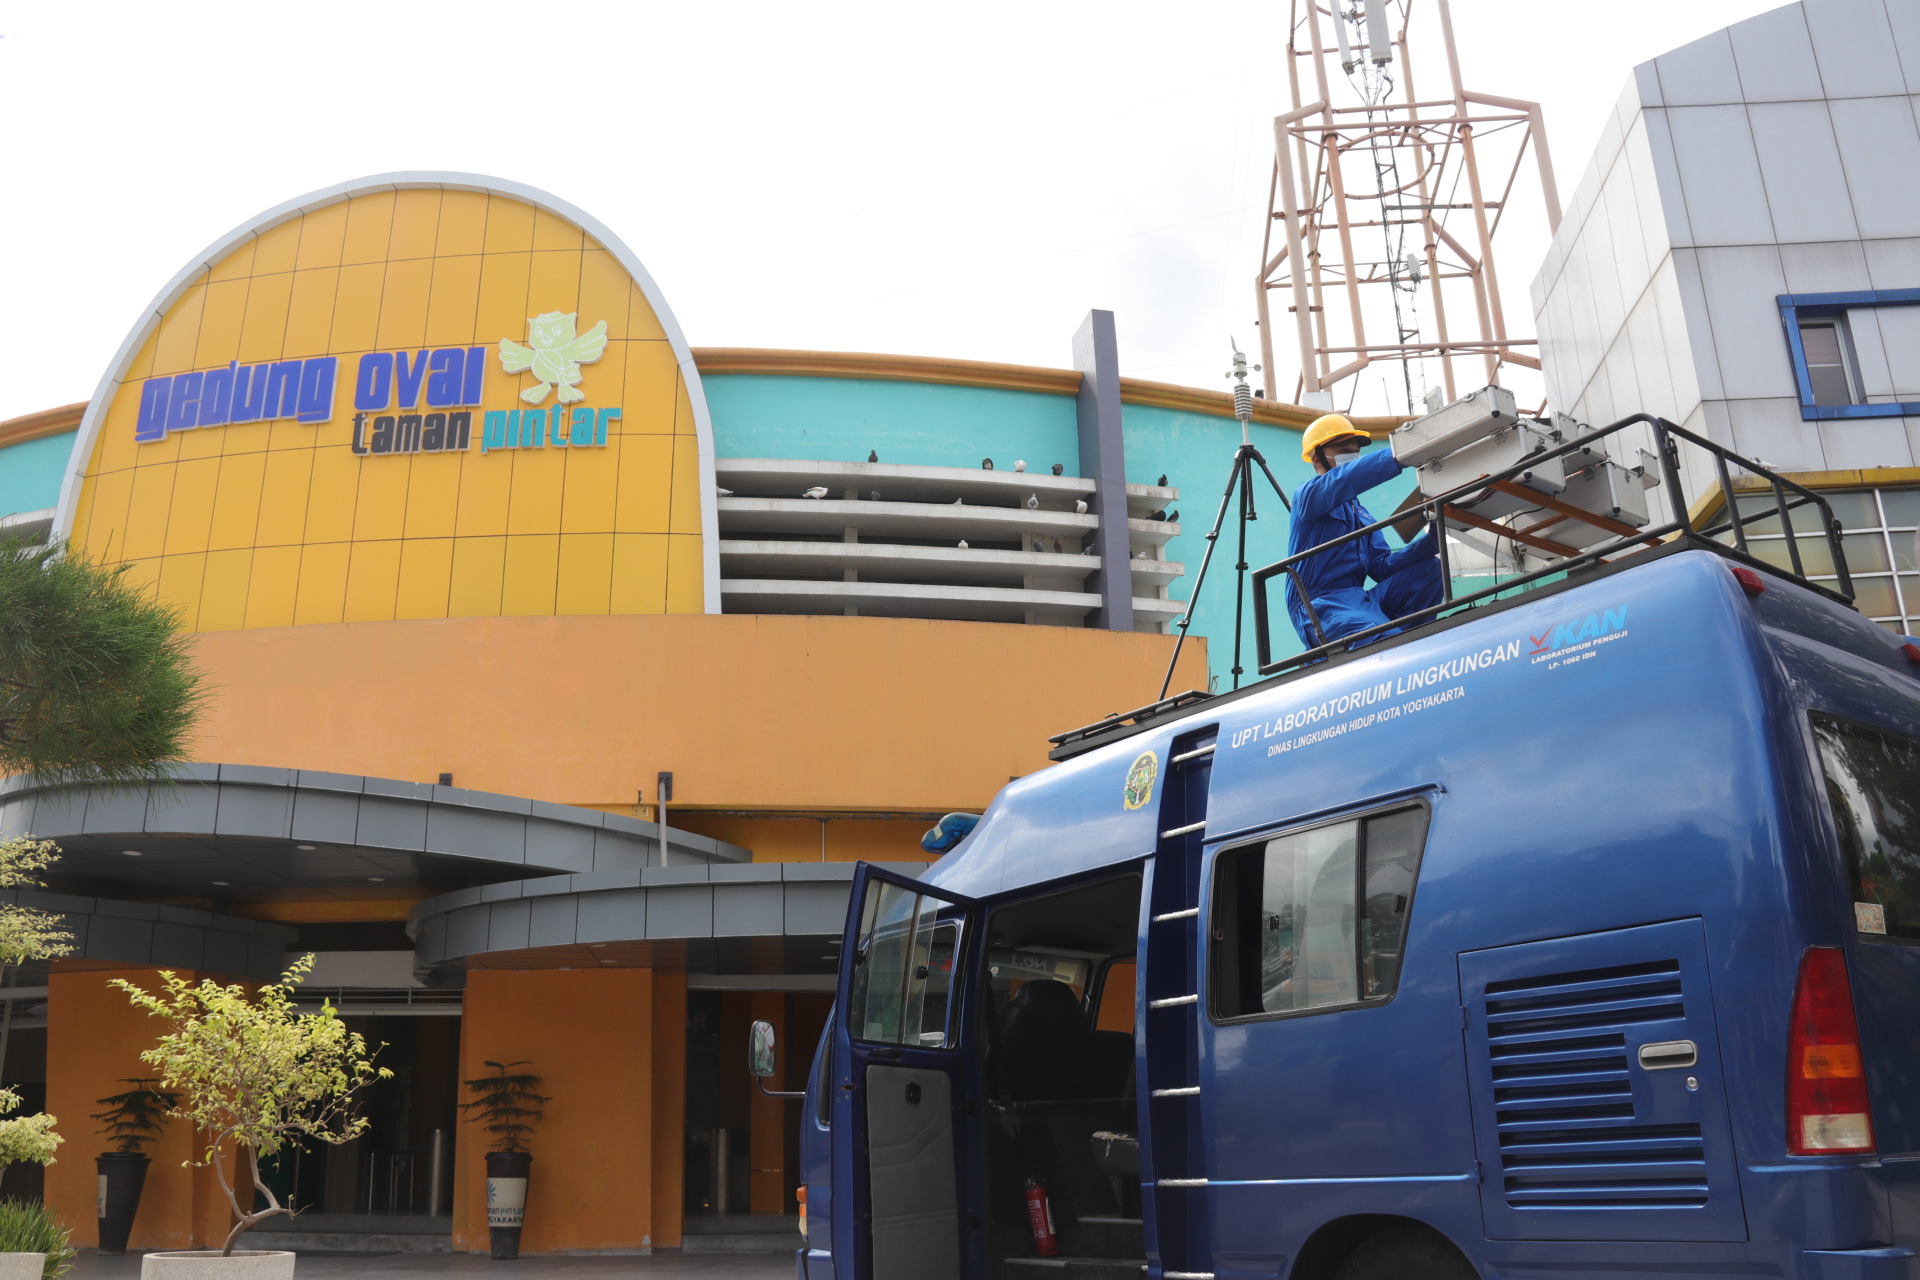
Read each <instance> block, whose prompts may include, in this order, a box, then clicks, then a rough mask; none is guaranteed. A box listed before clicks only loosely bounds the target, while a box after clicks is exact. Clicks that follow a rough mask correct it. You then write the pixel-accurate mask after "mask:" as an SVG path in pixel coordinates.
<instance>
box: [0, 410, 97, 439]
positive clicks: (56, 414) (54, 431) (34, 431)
mask: <svg viewBox="0 0 1920 1280" xmlns="http://www.w3.org/2000/svg"><path fill="white" fill-rule="evenodd" d="M86 412H87V402H86V401H85V400H82V401H80V402H78V403H77V404H63V405H61V406H60V407H59V408H57V409H40V410H37V411H35V412H33V413H23V414H21V415H20V416H19V417H17V418H8V419H7V420H6V421H4V422H0V449H4V448H6V447H7V446H8V445H10V444H25V443H26V442H27V441H29V440H38V439H40V438H41V437H43V436H57V435H59V434H60V433H61V432H62V431H72V430H73V429H74V428H75V427H77V426H79V425H80V419H81V418H83V417H85V416H86Z"/></svg>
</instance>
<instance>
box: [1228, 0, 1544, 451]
mask: <svg viewBox="0 0 1920 1280" xmlns="http://www.w3.org/2000/svg"><path fill="white" fill-rule="evenodd" d="M1292 3H1293V15H1292V23H1291V27H1290V32H1291V34H1290V36H1289V39H1288V44H1287V55H1288V56H1287V73H1288V83H1289V88H1290V93H1291V98H1292V103H1293V106H1292V109H1291V110H1289V111H1287V112H1286V113H1285V114H1283V115H1280V116H1278V117H1276V118H1275V119H1274V122H1273V131H1274V164H1273V184H1272V194H1271V196H1270V199H1269V209H1268V213H1269V217H1268V220H1267V233H1266V237H1265V242H1264V243H1263V244H1262V245H1261V250H1260V271H1259V274H1258V276H1257V277H1256V281H1255V288H1254V296H1255V302H1256V304H1257V307H1258V311H1259V317H1260V354H1261V360H1262V363H1263V365H1264V366H1265V373H1266V378H1265V381H1266V392H1267V397H1268V398H1269V399H1273V400H1277V399H1279V398H1280V388H1279V387H1278V386H1277V385H1276V369H1275V363H1274V353H1275V349H1274V332H1273V322H1274V315H1273V311H1274V309H1275V308H1274V307H1273V305H1272V295H1273V294H1274V293H1275V292H1278V293H1279V294H1280V296H1281V298H1282V299H1284V311H1283V312H1282V316H1283V319H1282V321H1281V323H1282V327H1283V328H1286V327H1290V328H1291V329H1292V330H1293V338H1292V342H1291V343H1290V344H1289V345H1290V347H1291V348H1292V349H1294V350H1297V352H1298V363H1299V380H1298V383H1297V390H1296V391H1295V393H1294V398H1295V399H1296V400H1298V401H1299V402H1300V403H1302V404H1307V405H1311V406H1316V407H1320V408H1326V409H1331V408H1332V407H1333V405H1334V393H1335V391H1336V390H1337V389H1338V388H1340V386H1341V384H1342V383H1345V382H1347V381H1348V380H1349V379H1351V378H1352V377H1353V376H1354V375H1355V374H1358V373H1360V372H1361V371H1362V370H1364V369H1366V368H1368V367H1369V366H1370V365H1372V364H1374V363H1376V362H1379V363H1384V364H1397V365H1398V366H1399V373H1400V377H1399V378H1398V379H1397V381H1399V383H1400V384H1401V385H1400V387H1399V388H1398V390H1397V392H1395V391H1389V392H1388V400H1389V403H1388V405H1387V406H1385V407H1386V408H1387V409H1388V410H1389V411H1391V410H1393V409H1396V408H1400V407H1402V406H1401V405H1399V404H1396V403H1395V402H1396V401H1402V400H1403V401H1404V409H1405V411H1406V412H1407V413H1409V414H1417V413H1419V412H1420V406H1421V403H1422V401H1423V400H1424V399H1425V395H1426V392H1427V390H1428V381H1429V379H1430V377H1432V376H1433V375H1434V374H1437V375H1438V379H1439V381H1440V383H1441V386H1442V388H1443V390H1444V403H1451V402H1453V401H1454V400H1456V399H1458V398H1459V395H1460V386H1461V383H1462V382H1463V381H1464V382H1465V384H1466V387H1467V389H1469V390H1471V389H1473V388H1474V387H1478V386H1481V385H1487V384H1498V383H1499V381H1500V374H1501V369H1502V367H1503V366H1506V365H1519V366H1522V367H1524V368H1529V369H1538V368H1539V367H1540V361H1539V359H1538V356H1537V354H1536V348H1537V346H1538V344H1537V342H1536V340H1535V339H1533V338H1531V337H1525V336H1520V335H1517V334H1513V333H1510V332H1509V331H1508V328H1507V319H1506V314H1505V310H1504V308H1503V306H1502V302H1501V296H1500V280H1499V270H1498V265H1497V263H1496V261H1495V256H1494V243H1493V242H1494V235H1495V233H1496V232H1497V231H1498V230H1499V228H1500V225H1501V223H1502V221H1503V220H1505V218H1506V216H1507V214H1508V212H1509V210H1511V209H1512V208H1513V207H1514V205H1515V204H1516V202H1517V201H1518V200H1519V199H1520V198H1521V197H1523V196H1524V197H1526V198H1527V199H1529V200H1531V199H1533V198H1534V197H1533V195H1532V192H1533V190H1535V189H1536V188H1537V190H1538V193H1539V195H1538V197H1537V198H1538V200H1539V202H1540V203H1541V204H1542V205H1543V206H1544V208H1545V212H1546V218H1547V225H1548V227H1549V228H1550V229H1557V228H1558V226H1559V223H1560V197H1559V192H1558V188H1557V187H1556V186H1555V184H1554V178H1553V162H1552V159H1551V158H1550V156H1549V155H1548V151H1547V138H1546V129H1545V125H1544V123H1543V120H1542V116H1541V111H1540V107H1539V104H1538V103H1533V102H1524V101H1521V100H1519V99H1515V98H1507V97H1501V96H1498V95H1495V94H1491V93H1481V92H1476V91H1474V90H1470V89H1468V88H1466V87H1465V84H1464V83H1463V81H1462V79H1461V74H1460V58H1459V52H1458V49H1457V47H1456V45H1455V41H1454V35H1453V20H1452V14H1451V11H1450V10H1449V8H1448V0H1292ZM1421 4H1426V5H1427V6H1428V8H1427V9H1426V10H1423V11H1422V12H1426V13H1430V14H1431V15H1432V22H1431V23H1430V24H1428V25H1430V26H1431V27H1434V28H1437V32H1438V36H1439V40H1438V44H1439V45H1440V46H1441V51H1442V52H1443V53H1444V57H1445V62H1446V71H1447V85H1448V88H1447V91H1446V93H1445V96H1435V97H1428V98H1422V97H1421V96H1420V95H1419V94H1418V93H1417V92H1416V90H1415V86H1414V73H1415V69H1416V63H1419V62H1420V60H1419V59H1418V58H1416V57H1415V56H1414V55H1415V54H1416V53H1417V52H1420V49H1419V46H1418V45H1417V44H1414V43H1411V42H1410V39H1409V31H1410V27H1411V24H1412V20H1413V18H1414V16H1415V12H1416V8H1417V7H1418V6H1419V5H1421ZM1329 22H1330V23H1331V24H1332V27H1333V31H1332V36H1333V41H1332V44H1333V47H1332V48H1329V47H1328V45H1327V41H1326V38H1325V25H1326V24H1327V23H1329ZM1430 38H1431V37H1430ZM1363 47H1364V50H1365V52H1364V56H1363V55H1362V53H1361V49H1362V48H1363ZM1421 65H1424V64H1421ZM1529 150H1531V151H1532V153H1533V158H1534V170H1535V173H1536V175H1537V178H1536V181H1534V182H1529V181H1527V180H1526V178H1525V176H1524V174H1525V169H1526V166H1525V164H1524V161H1525V158H1526V154H1527V152H1528V151H1529ZM1276 234H1277V235H1278V238H1279V243H1275V238H1276ZM1381 285H1385V286H1387V287H1386V289H1385V290H1381V289H1380V288H1378V286H1381ZM1286 315H1291V317H1292V320H1293V323H1292V325H1291V326H1287V325H1286V324H1285V319H1284V316H1286ZM1389 315H1390V316H1391V319H1392V322H1393V330H1394V331H1393V337H1392V340H1391V341H1380V340H1378V338H1377V337H1370V336H1369V333H1368V325H1369V322H1372V323H1373V324H1374V325H1375V326H1378V325H1379V324H1380V323H1381V322H1382V321H1384V320H1385V319H1386V318H1387V317H1388V316H1389ZM1375 332H1376V333H1377V332H1378V329H1377V327H1376V330H1375ZM1463 359H1466V360H1477V361H1478V363H1479V368H1478V369H1477V370H1474V369H1472V368H1471V366H1470V367H1469V368H1468V369H1465V370H1462V369H1458V368H1457V367H1456V366H1457V365H1458V364H1459V362H1460V361H1461V360H1463ZM1463 375H1464V377H1463ZM1353 394H1354V390H1353V389H1351V388H1350V389H1349V390H1348V396H1347V398H1348V400H1349V401H1351V399H1352V396H1353Z"/></svg>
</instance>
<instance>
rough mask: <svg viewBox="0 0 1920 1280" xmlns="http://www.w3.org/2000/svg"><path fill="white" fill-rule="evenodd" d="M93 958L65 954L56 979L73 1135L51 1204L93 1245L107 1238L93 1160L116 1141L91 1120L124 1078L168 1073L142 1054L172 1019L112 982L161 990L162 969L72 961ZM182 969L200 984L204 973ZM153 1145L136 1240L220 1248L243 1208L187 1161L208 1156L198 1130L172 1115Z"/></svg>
mask: <svg viewBox="0 0 1920 1280" xmlns="http://www.w3.org/2000/svg"><path fill="white" fill-rule="evenodd" d="M84 963H88V962H84V961H81V962H76V961H65V960H57V961H55V962H54V965H53V973H52V975H51V977H50V978H49V979H48V983H47V1112H48V1114H50V1115H53V1116H55V1117H57V1118H58V1120H59V1127H58V1132H59V1133H60V1135H61V1136H62V1137H64V1138H65V1139H66V1142H65V1144H64V1145H62V1146H61V1148H60V1155H59V1159H58V1160H57V1161H56V1162H55V1163H53V1164H52V1165H49V1166H48V1167H47V1180H46V1202H47V1206H48V1208H50V1209H51V1210H52V1211H53V1213H54V1215H55V1216H56V1217H58V1218H59V1220H60V1221H61V1222H62V1223H63V1224H64V1225H66V1226H67V1227H68V1228H70V1229H71V1230H72V1232H73V1242H74V1244H75V1245H78V1246H81V1247H93V1246H97V1245H98V1244H99V1238H98V1231H99V1225H98V1224H99V1217H98V1213H97V1209H96V1203H97V1202H96V1199H95V1197H96V1180H95V1178H96V1175H95V1173H94V1164H93V1158H94V1156H96V1155H98V1154H100V1153H101V1152H104V1151H111V1150H113V1148H112V1147H111V1146H109V1145H108V1143H107V1140H106V1139H105V1138H102V1137H99V1136H97V1135H96V1134H95V1133H94V1132H93V1131H94V1130H95V1129H97V1128H98V1127H99V1125H98V1123H97V1122H95V1121H93V1120H91V1119H89V1118H88V1117H90V1116H91V1115H93V1114H94V1113H95V1112H98V1111H101V1110H104V1108H103V1107H102V1106H101V1105H100V1103H99V1101H98V1100H99V1099H101V1098H104V1097H106V1096H108V1095H109V1094H115V1093H121V1092H123V1091H125V1090H126V1089H127V1088H128V1087H129V1086H128V1085H126V1084H124V1083H122V1082H123V1081H125V1080H128V1079H138V1078H144V1077H152V1076H155V1075H157V1074H158V1072H157V1071H155V1070H154V1068H152V1067H150V1066H148V1065H147V1064H146V1063H144V1062H142V1061H141V1060H140V1053H141V1051H142V1050H144V1049H150V1048H152V1047H153V1045H154V1042H155V1041H156V1040H158V1039H159V1037H160V1036H161V1035H162V1034H164V1033H165V1031H166V1024H165V1023H163V1022H161V1021H160V1020H159V1019H157V1018H150V1017H148V1016H147V1015H146V1014H145V1013H143V1012H141V1011H140V1010H138V1009H136V1008H134V1007H133V1005H132V1004H130V1003H129V1002H128V1000H127V996H126V993H125V992H123V991H121V990H119V989H118V988H116V987H113V986H111V985H109V984H110V983H111V981H112V980H113V979H115V978H125V979H127V980H128V981H130V982H135V983H138V984H139V985H140V986H142V987H145V988H147V989H148V990H150V991H157V990H159V987H160V981H159V971H158V970H157V969H149V968H144V967H134V966H127V967H125V968H97V969H96V968H86V969H80V968H73V967H70V966H74V965H76V964H84ZM181 976H182V977H184V978H186V979H187V980H188V981H190V982H198V981H199V980H200V978H201V976H202V975H200V974H197V973H182V974H181ZM145 1150H146V1154H147V1155H148V1156H149V1157H150V1158H151V1159H152V1161H153V1163H152V1164H151V1165H149V1166H148V1168H147V1182H146V1187H145V1189H144V1191H143V1192H142V1193H141V1196H140V1213H139V1216H138V1217H136V1218H135V1219H134V1222H133V1235H132V1237H131V1239H130V1240H129V1241H128V1247H129V1248H133V1249H199V1248H208V1247H213V1246H217V1245H219V1244H220V1243H221V1242H222V1241H223V1240H225V1239H226V1235H227V1232H228V1231H230V1230H231V1229H232V1227H233V1208H232V1206H231V1205H230V1204H228V1203H227V1198H226V1195H225V1194H224V1193H223V1192H222V1191H221V1190H220V1188H219V1185H218V1184H217V1183H216V1182H215V1181H214V1178H213V1170H212V1169H210V1168H207V1169H193V1168H183V1167H182V1165H183V1163H184V1162H186V1161H188V1160H193V1159H198V1158H200V1157H202V1156H204V1154H205V1152H204V1150H203V1149H202V1148H201V1147H200V1144H199V1143H198V1142H197V1141H196V1140H195V1137H194V1134H193V1131H192V1130H191V1129H189V1128H188V1127H187V1126H186V1125H185V1124H184V1123H182V1122H180V1121H177V1120H175V1121H169V1122H168V1123H167V1125H166V1127H165V1129H164V1130H163V1131H162V1132H161V1135H160V1137H159V1138H158V1139H156V1140H154V1141H152V1142H149V1143H147V1144H146V1148H145ZM227 1172H228V1176H229V1177H231V1176H233V1173H234V1172H235V1169H234V1163H233V1161H232V1160H231V1159H229V1160H228V1161H227Z"/></svg>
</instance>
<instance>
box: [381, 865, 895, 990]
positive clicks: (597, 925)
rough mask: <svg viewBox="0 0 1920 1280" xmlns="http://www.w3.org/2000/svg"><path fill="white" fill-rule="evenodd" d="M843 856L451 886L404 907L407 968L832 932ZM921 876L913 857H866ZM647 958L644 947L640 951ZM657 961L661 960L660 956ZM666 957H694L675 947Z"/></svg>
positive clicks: (844, 891)
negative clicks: (409, 943)
mask: <svg viewBox="0 0 1920 1280" xmlns="http://www.w3.org/2000/svg"><path fill="white" fill-rule="evenodd" d="M858 865H859V864H858V863H853V862H825V863H821V862H755V863H746V864H739V865H732V866H727V865H718V864H717V865H712V866H690V867H649V868H647V869H645V870H633V871H615V872H600V873H596V874H591V875H570V876H543V877H541V878H539V879H536V880H519V881H514V882H511V883H505V884H494V885H488V886H487V887H485V888H484V889H479V888H476V889H459V890H455V891H454V892H452V893H443V894H441V895H440V896H438V897H434V898H428V899H427V900H426V901H424V902H422V903H420V904H419V905H417V906H415V907H414V908H413V911H412V913H411V914H410V915H409V916H408V918H407V932H408V934H409V935H410V936H411V937H412V938H413V940H414V971H415V973H416V974H418V975H420V976H421V977H422V979H423V980H433V979H438V980H440V981H441V982H444V981H445V980H446V979H447V978H448V977H451V976H453V975H455V974H457V973H458V972H460V971H462V970H464V969H465V967H466V964H467V961H468V960H469V959H470V958H472V957H474V956H479V955H485V954H488V953H491V952H518V951H529V950H535V949H539V948H546V947H607V946H622V945H626V946H629V947H631V946H638V947H641V948H649V947H655V948H658V949H660V950H661V951H662V952H663V953H664V952H665V951H668V950H672V949H674V948H675V944H688V943H695V944H697V943H709V944H711V943H718V942H724V941H725V940H728V939H766V938H780V937H804V938H820V937H836V938H837V937H839V936H840V934H841V932H842V931H843V930H844V928H845V927H846V920H847V895H848V893H849V892H850V891H851V889H852V887H853V874H854V870H855V869H856V867H858ZM873 865H875V866H879V867H884V868H886V869H888V870H890V871H895V872H898V873H899V874H902V875H908V876H919V875H922V874H924V873H925V872H926V870H927V868H928V865H929V864H927V863H922V862H879V863H875V864H873ZM648 959H649V960H650V961H651V960H652V957H648ZM662 959H665V957H664V955H663V956H662ZM667 963H670V964H673V965H675V966H676V967H678V966H685V967H688V968H694V967H696V966H698V965H699V963H700V962H699V961H698V960H695V959H693V958H692V956H690V955H689V954H687V953H685V952H684V951H681V952H680V953H679V954H678V955H677V956H676V957H675V958H674V959H672V960H668V961H667Z"/></svg>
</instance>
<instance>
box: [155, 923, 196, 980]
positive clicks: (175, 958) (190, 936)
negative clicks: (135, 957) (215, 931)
mask: <svg viewBox="0 0 1920 1280" xmlns="http://www.w3.org/2000/svg"><path fill="white" fill-rule="evenodd" d="M151 955H152V957H153V958H152V959H151V960H150V961H148V963H149V964H159V965H167V966H169V967H173V968H180V969H198V968H200V967H202V965H204V964H205V962H206V956H207V930H205V929H193V928H189V927H188V926H186V925H179V924H164V923H162V924H156V925H154V926H153V950H152V952H151Z"/></svg>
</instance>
